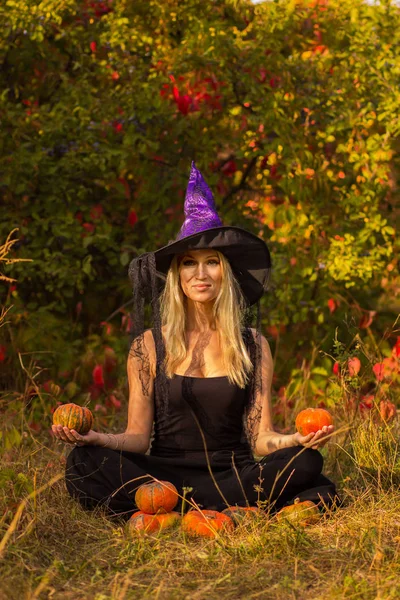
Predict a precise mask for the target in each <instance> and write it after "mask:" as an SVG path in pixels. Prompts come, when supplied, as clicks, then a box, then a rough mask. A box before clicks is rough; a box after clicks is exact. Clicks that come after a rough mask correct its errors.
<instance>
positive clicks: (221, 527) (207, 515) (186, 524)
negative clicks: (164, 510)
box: [182, 510, 234, 538]
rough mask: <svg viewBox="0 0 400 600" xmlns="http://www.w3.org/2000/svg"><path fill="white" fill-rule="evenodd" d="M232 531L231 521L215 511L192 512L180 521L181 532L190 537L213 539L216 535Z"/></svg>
mask: <svg viewBox="0 0 400 600" xmlns="http://www.w3.org/2000/svg"><path fill="white" fill-rule="evenodd" d="M233 529H234V524H233V521H232V519H231V518H230V517H228V515H224V514H223V513H221V512H217V511H216V510H203V511H201V512H200V511H198V510H192V511H190V512H188V513H186V515H184V517H183V519H182V530H183V531H184V532H185V533H187V534H188V535H191V536H199V537H208V538H215V537H217V535H218V533H220V532H223V531H232V530H233Z"/></svg>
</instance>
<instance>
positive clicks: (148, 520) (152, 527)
mask: <svg viewBox="0 0 400 600" xmlns="http://www.w3.org/2000/svg"><path fill="white" fill-rule="evenodd" d="M128 525H129V528H130V529H134V530H136V531H139V532H142V533H155V532H156V531H160V529H161V525H160V523H159V522H158V520H157V519H156V517H155V516H154V515H146V514H145V513H143V512H141V511H138V512H135V513H133V515H132V516H131V518H130V519H129V521H128Z"/></svg>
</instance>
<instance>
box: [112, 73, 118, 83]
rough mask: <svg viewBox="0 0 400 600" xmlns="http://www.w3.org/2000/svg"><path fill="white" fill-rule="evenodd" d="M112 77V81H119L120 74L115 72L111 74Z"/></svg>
mask: <svg viewBox="0 0 400 600" xmlns="http://www.w3.org/2000/svg"><path fill="white" fill-rule="evenodd" d="M111 77H112V79H113V80H114V81H118V79H119V73H118V71H113V72H112V74H111Z"/></svg>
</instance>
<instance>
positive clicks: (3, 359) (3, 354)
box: [0, 346, 6, 362]
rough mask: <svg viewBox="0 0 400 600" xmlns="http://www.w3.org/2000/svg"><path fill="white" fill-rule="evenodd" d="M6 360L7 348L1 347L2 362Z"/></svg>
mask: <svg viewBox="0 0 400 600" xmlns="http://www.w3.org/2000/svg"><path fill="white" fill-rule="evenodd" d="M5 360H6V347H5V346H0V362H4V361H5Z"/></svg>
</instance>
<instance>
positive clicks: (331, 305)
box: [328, 298, 338, 314]
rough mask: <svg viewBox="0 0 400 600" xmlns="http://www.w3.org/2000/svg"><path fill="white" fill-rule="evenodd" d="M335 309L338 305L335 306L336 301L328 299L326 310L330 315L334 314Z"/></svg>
mask: <svg viewBox="0 0 400 600" xmlns="http://www.w3.org/2000/svg"><path fill="white" fill-rule="evenodd" d="M337 307H338V305H337V302H336V300H334V299H333V298H329V300H328V308H329V310H330V313H331V314H332V313H334V312H335V310H336V309H337Z"/></svg>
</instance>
